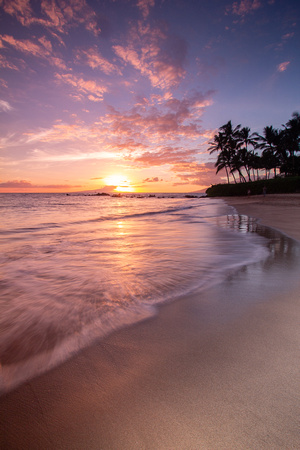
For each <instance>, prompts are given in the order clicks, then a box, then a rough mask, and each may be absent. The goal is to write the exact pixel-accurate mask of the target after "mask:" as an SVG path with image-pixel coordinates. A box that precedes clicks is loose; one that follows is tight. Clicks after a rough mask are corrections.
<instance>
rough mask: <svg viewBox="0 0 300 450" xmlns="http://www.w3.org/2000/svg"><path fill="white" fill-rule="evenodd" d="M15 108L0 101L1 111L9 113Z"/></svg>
mask: <svg viewBox="0 0 300 450" xmlns="http://www.w3.org/2000/svg"><path fill="white" fill-rule="evenodd" d="M12 109H13V107H12V106H11V105H10V104H9V103H8V102H6V101H5V100H0V111H3V112H9V111H12Z"/></svg>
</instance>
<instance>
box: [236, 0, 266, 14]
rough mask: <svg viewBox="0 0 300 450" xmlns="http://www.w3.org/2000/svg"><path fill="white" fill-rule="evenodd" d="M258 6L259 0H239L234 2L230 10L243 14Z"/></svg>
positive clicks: (259, 5) (259, 4)
mask: <svg viewBox="0 0 300 450" xmlns="http://www.w3.org/2000/svg"><path fill="white" fill-rule="evenodd" d="M260 7H261V2H260V1H259V0H241V1H240V2H234V3H233V4H232V6H231V10H232V13H233V14H236V15H238V16H245V15H247V14H249V13H251V12H252V11H255V10H256V9H258V8H260Z"/></svg>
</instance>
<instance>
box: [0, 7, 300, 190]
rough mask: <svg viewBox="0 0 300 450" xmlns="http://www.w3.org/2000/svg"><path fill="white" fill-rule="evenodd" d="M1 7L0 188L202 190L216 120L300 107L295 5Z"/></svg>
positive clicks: (274, 120) (208, 177)
mask: <svg viewBox="0 0 300 450" xmlns="http://www.w3.org/2000/svg"><path fill="white" fill-rule="evenodd" d="M0 5H1V6H0V20H1V28H0V30H1V31H0V33H1V34H0V68H1V72H0V117H1V120H0V192H75V191H86V190H94V189H97V190H99V191H101V190H102V191H107V192H111V191H113V190H114V189H117V190H118V191H122V189H123V190H125V191H126V192H130V191H132V192H194V191H200V192H201V191H204V190H205V189H206V188H207V187H208V186H210V185H211V184H213V183H218V182H222V181H225V174H224V173H222V172H221V173H219V174H218V175H216V174H215V167H214V163H215V160H216V155H215V154H214V155H209V154H208V152H207V148H208V146H209V144H208V142H209V140H210V139H211V138H212V137H213V135H214V133H215V132H216V130H217V129H218V128H219V127H220V126H222V125H223V124H224V123H226V122H227V121H228V120H232V122H233V124H234V125H237V124H238V123H241V124H242V126H248V127H250V128H251V130H252V132H254V131H256V132H261V131H262V128H263V127H264V126H266V125H271V124H272V125H273V126H274V127H279V126H281V124H282V123H285V122H286V120H287V119H288V118H289V117H290V116H291V114H292V112H293V111H297V110H299V109H300V98H299V89H298V84H299V48H298V46H297V42H298V41H297V36H298V37H299V31H298V30H299V25H298V22H299V2H298V1H293V0H289V1H287V2H286V1H284V0H276V1H275V0H238V1H232V2H230V1H227V0H216V1H214V2H211V1H210V0H201V1H199V2H195V1H191V0H177V1H176V2H174V1H173V0H164V1H163V0H116V1H111V0H103V1H101V2H99V1H96V0H66V1H62V0H55V1H54V0H53V1H52V0H41V1H40V2H34V1H30V0H2V1H1V2H0ZM122 186H123V187H122Z"/></svg>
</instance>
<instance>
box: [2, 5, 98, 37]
mask: <svg viewBox="0 0 300 450" xmlns="http://www.w3.org/2000/svg"><path fill="white" fill-rule="evenodd" d="M2 4H3V9H4V11H5V12H6V13H7V14H10V15H12V16H15V17H16V19H17V20H19V22H20V23H21V24H22V25H24V26H30V25H32V24H40V25H42V26H44V27H46V28H50V29H56V30H57V31H58V32H60V33H65V32H66V31H67V30H68V28H69V27H70V26H74V25H77V24H83V25H84V26H85V28H86V29H87V30H89V31H91V32H92V33H93V34H95V35H97V34H99V32H100V30H99V28H98V26H97V16H96V13H95V12H94V11H93V10H92V8H91V7H90V6H89V5H88V4H87V3H86V1H85V0H68V2H65V1H64V0H56V1H54V0H42V1H41V2H40V8H41V16H40V17H37V16H36V15H35V13H34V11H33V9H32V7H31V4H30V0H2Z"/></svg>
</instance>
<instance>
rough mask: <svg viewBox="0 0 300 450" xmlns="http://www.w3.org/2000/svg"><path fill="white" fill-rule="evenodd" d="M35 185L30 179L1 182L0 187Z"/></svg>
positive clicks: (27, 186)
mask: <svg viewBox="0 0 300 450" xmlns="http://www.w3.org/2000/svg"><path fill="white" fill-rule="evenodd" d="M30 187H33V186H32V184H31V183H30V181H26V180H13V181H5V182H3V183H0V188H30Z"/></svg>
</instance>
